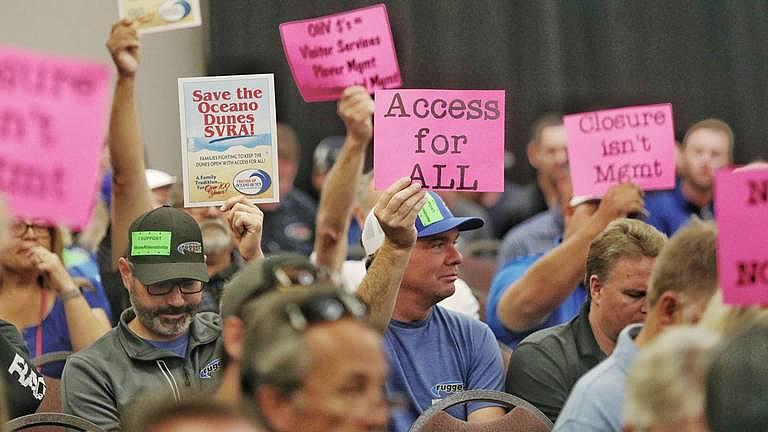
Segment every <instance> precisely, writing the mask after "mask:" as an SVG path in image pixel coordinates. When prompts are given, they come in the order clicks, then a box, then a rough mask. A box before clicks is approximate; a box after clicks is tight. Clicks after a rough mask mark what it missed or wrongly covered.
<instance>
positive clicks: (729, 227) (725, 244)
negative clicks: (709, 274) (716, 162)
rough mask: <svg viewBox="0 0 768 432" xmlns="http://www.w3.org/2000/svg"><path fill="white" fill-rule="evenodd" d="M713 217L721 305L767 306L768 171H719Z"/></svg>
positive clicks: (716, 177)
mask: <svg viewBox="0 0 768 432" xmlns="http://www.w3.org/2000/svg"><path fill="white" fill-rule="evenodd" d="M715 215H716V216H717V230H718V233H717V271H718V275H719V278H720V287H721V288H722V290H723V301H724V302H725V303H727V304H735V305H745V306H746V305H754V304H761V305H768V248H767V247H766V246H767V245H768V230H766V229H765V222H766V221H768V169H766V168H762V169H747V170H738V171H731V170H729V169H723V170H720V171H718V172H717V174H716V175H715Z"/></svg>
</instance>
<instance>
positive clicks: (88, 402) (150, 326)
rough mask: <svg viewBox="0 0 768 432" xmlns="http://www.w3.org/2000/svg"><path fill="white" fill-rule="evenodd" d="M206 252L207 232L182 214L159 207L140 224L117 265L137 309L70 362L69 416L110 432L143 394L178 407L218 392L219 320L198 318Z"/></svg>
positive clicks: (66, 382) (65, 383) (65, 382)
mask: <svg viewBox="0 0 768 432" xmlns="http://www.w3.org/2000/svg"><path fill="white" fill-rule="evenodd" d="M203 252H204V251H203V243H202V234H201V232H200V228H199V226H198V224H197V222H196V221H195V220H194V219H193V218H192V217H191V216H190V215H188V214H187V213H185V212H184V211H182V210H178V209H174V208H172V207H165V206H164V207H159V208H157V209H154V210H151V211H149V212H147V213H144V214H143V215H141V216H139V217H138V218H137V219H136V220H134V221H133V223H132V224H131V226H130V228H129V232H128V250H127V251H126V253H125V255H124V256H123V257H122V258H120V259H119V262H118V267H119V269H120V275H121V277H122V281H123V284H124V285H125V288H126V289H127V290H128V293H129V297H130V301H131V306H132V307H131V308H129V309H126V310H125V311H124V312H123V313H122V315H121V316H120V321H119V323H118V325H117V327H115V328H114V329H112V330H111V331H110V332H109V333H107V334H106V335H105V336H104V337H102V338H101V339H99V340H98V341H96V342H95V343H94V344H93V345H91V346H90V347H89V348H87V349H85V350H82V351H80V352H78V353H76V354H74V355H72V356H71V357H70V358H69V359H68V361H67V365H66V367H65V369H64V375H63V378H62V397H63V408H64V412H66V413H69V414H74V415H77V416H79V417H83V418H85V419H88V420H90V421H92V422H94V423H96V424H97V425H99V426H100V427H102V428H104V429H107V430H109V429H113V428H118V427H119V424H120V414H121V413H122V412H123V411H124V410H125V407H126V406H127V405H129V404H130V403H131V402H134V401H136V400H137V399H141V398H137V394H138V393H139V392H141V393H142V394H152V395H162V394H168V395H169V396H172V397H174V398H176V399H177V400H178V399H180V398H181V397H182V395H183V394H184V393H187V392H189V391H200V390H201V389H206V388H213V384H214V382H215V377H216V375H217V374H216V372H217V370H218V368H219V365H220V359H219V357H218V354H217V351H218V346H219V340H220V334H221V325H220V318H219V316H218V315H216V314H214V313H211V312H201V313H197V309H198V307H199V305H200V300H201V297H202V290H203V283H204V282H207V281H208V271H207V267H206V265H205V255H204V254H203Z"/></svg>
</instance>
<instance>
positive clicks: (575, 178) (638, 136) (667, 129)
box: [564, 103, 675, 196]
mask: <svg viewBox="0 0 768 432" xmlns="http://www.w3.org/2000/svg"><path fill="white" fill-rule="evenodd" d="M564 122H565V129H566V134H567V135H568V163H569V165H570V169H571V181H572V183H573V194H574V195H589V196H603V195H604V194H605V192H606V191H607V190H608V188H610V187H611V186H613V185H615V184H617V183H626V182H632V183H634V184H636V185H637V186H638V187H639V188H641V189H643V190H658V189H671V188H673V187H674V186H675V134H674V126H673V124H672V105H671V104H668V103H666V104H657V105H645V106H635V107H627V108H618V109H611V110H604V111H592V112H585V113H580V114H571V115H567V116H565V117H564Z"/></svg>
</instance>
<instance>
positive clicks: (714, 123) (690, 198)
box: [645, 118, 733, 237]
mask: <svg viewBox="0 0 768 432" xmlns="http://www.w3.org/2000/svg"><path fill="white" fill-rule="evenodd" d="M732 162H733V131H732V130H731V127H730V126H728V124H727V123H725V122H724V121H722V120H719V119H715V118H709V119H706V120H702V121H700V122H697V123H694V124H693V126H691V127H690V128H688V131H687V132H686V133H685V137H684V138H683V143H682V166H681V170H680V171H681V177H680V180H679V181H678V182H677V184H676V186H675V188H674V189H673V190H668V191H659V192H654V193H650V194H648V197H647V198H646V200H645V208H646V209H648V213H649V217H648V223H649V224H651V225H653V226H655V227H656V229H658V230H659V231H661V232H663V233H664V234H666V235H667V236H669V237H671V236H672V234H674V233H675V231H677V230H678V229H679V228H680V227H681V226H683V225H685V224H686V222H688V220H689V219H690V217H691V215H696V216H698V217H699V218H701V219H705V220H706V219H712V218H713V217H714V214H713V211H712V197H713V193H714V192H713V189H712V185H713V183H714V177H715V172H716V171H717V170H718V169H720V168H722V167H724V166H727V165H729V164H731V163H732Z"/></svg>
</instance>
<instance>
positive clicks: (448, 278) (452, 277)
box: [439, 273, 459, 282]
mask: <svg viewBox="0 0 768 432" xmlns="http://www.w3.org/2000/svg"><path fill="white" fill-rule="evenodd" d="M458 278H459V275H457V274H455V273H453V274H449V275H443V276H440V278H439V279H440V280H443V281H448V282H456V280H457V279H458Z"/></svg>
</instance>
